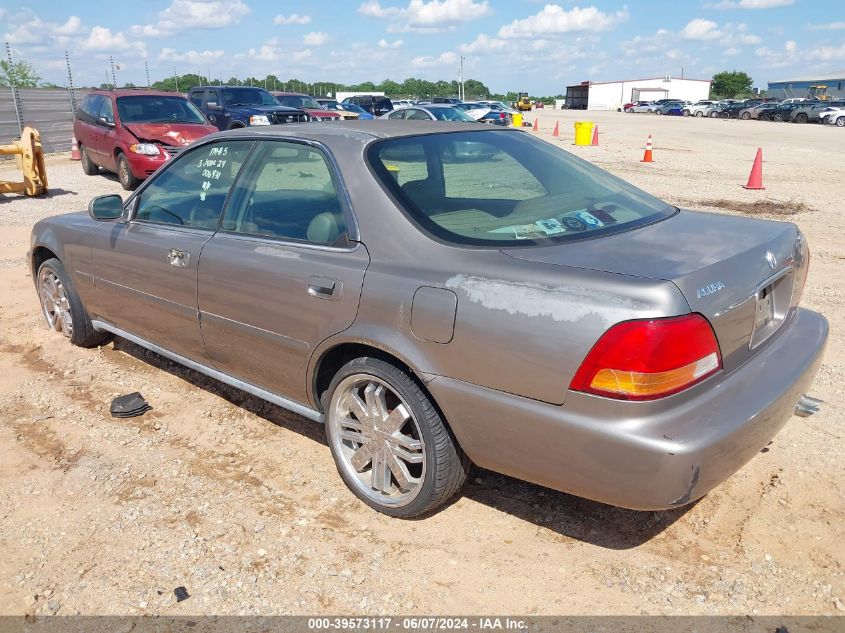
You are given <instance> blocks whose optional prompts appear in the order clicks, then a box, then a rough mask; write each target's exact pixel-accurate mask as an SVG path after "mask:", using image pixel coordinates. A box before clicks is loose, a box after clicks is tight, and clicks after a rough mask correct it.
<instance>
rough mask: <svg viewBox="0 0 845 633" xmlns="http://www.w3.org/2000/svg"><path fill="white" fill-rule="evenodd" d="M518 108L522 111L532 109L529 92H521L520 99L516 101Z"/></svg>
mask: <svg viewBox="0 0 845 633" xmlns="http://www.w3.org/2000/svg"><path fill="white" fill-rule="evenodd" d="M516 109H517V110H519V111H520V112H521V111H524V110H528V111H530V110H531V98H530V97H529V96H528V93H527V92H520V93H519V99H517V101H516Z"/></svg>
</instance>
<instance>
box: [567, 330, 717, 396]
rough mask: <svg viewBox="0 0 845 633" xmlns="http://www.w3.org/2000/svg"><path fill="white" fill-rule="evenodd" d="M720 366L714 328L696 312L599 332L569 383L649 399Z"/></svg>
mask: <svg viewBox="0 0 845 633" xmlns="http://www.w3.org/2000/svg"><path fill="white" fill-rule="evenodd" d="M721 367H722V357H721V354H720V352H719V344H718V343H717V342H716V336H715V335H714V334H713V328H712V327H710V323H708V321H707V319H705V318H704V317H703V316H701V315H700V314H688V315H685V316H681V317H671V318H667V319H643V320H637V321H626V322H624V323H619V324H618V325H615V326H613V327H612V328H610V329H609V330H608V331H607V332H605V333H604V335H603V336H602V337H601V338H600V339H599V341H598V342H597V343H596V344H595V345H594V346H593V349H591V350H590V353H589V354H587V357H586V358H585V359H584V362H583V363H581V367H579V369H578V371H577V372H576V374H575V377H574V378H573V379H572V384H570V385H569V388H570V389H573V390H575V391H584V392H587V393H593V394H597V395H601V396H607V397H610V398H618V399H621V400H654V399H655V398H662V397H664V396H668V395H670V394H673V393H677V392H679V391H683V390H684V389H686V388H688V387H691V386H692V385H694V384H695V383H697V382H700V381H701V380H704V379H705V378H707V377H708V376H710V375H712V374H714V373H715V372H717V371H719V369H721Z"/></svg>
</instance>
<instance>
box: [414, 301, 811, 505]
mask: <svg viewBox="0 0 845 633" xmlns="http://www.w3.org/2000/svg"><path fill="white" fill-rule="evenodd" d="M783 327H784V328H785V329H784V331H782V332H781V333H780V334H779V335H778V336H777V337H775V338H774V339H773V340H772V341H771V342H770V343H769V344H768V345H767V346H766V347H765V349H763V350H761V351H759V352H758V353H757V354H756V355H755V356H754V357H753V358H752V359H751V360H750V361H748V362H747V363H746V364H745V365H743V366H741V367H739V368H738V369H736V370H734V371H732V372H731V373H730V374H727V375H724V374H723V375H719V374H717V375H716V376H713V377H712V378H710V379H708V380H706V381H704V382H703V383H701V384H699V385H697V386H695V387H693V388H692V389H690V390H689V391H688V392H684V393H681V394H677V395H675V396H670V397H668V398H664V399H663V400H661V401H657V402H651V403H647V402H620V401H616V400H611V399H608V398H601V397H597V396H591V395H587V394H581V393H575V392H570V393H569V394H568V397H567V401H566V403H565V404H564V405H562V406H555V405H550V404H546V403H542V402H538V401H536V400H530V399H527V398H522V397H519V396H515V395H511V394H507V393H503V392H500V391H494V390H491V389H486V388H484V387H479V386H476V385H471V384H468V383H464V382H460V381H456V380H452V379H449V378H444V377H435V378H433V379H432V380H431V381H430V382H428V383H427V386H428V388H429V390H430V391H431V394H432V396H433V397H434V399H435V400H436V402H437V403H438V405H439V406H440V407H441V409H442V410H443V412H444V414H445V416H446V418H447V420H448V421H449V424H450V426H451V428H452V430H453V432H454V433H455V436H456V437H457V439H458V441H459V443H460V445H461V447H462V448H463V449H464V451H465V452H466V453H467V455H468V456H469V457H470V459H472V460H473V462H475V463H476V464H477V465H479V466H481V467H483V468H488V469H490V470H494V471H497V472H501V473H504V474H507V475H511V476H514V477H518V478H520V479H524V480H526V481H531V482H534V483H537V484H540V485H543V486H548V487H550V488H555V489H557V490H561V491H564V492H569V493H572V494H575V495H578V496H581V497H586V498H589V499H594V500H596V501H601V502H604V503H608V504H612V505H616V506H621V507H625V508H631V509H635V510H661V509H666V508H672V507H677V506H680V505H684V504H686V503H690V502H692V501H695V500H696V499H698V498H700V497H702V496H703V495H705V494H706V493H707V492H709V491H710V490H711V489H712V488H714V487H715V486H717V485H718V484H720V483H721V482H723V481H724V480H725V479H727V478H728V477H730V476H731V475H732V474H733V473H735V472H736V471H737V470H739V469H740V468H741V467H742V466H743V465H744V464H745V463H746V462H748V461H749V460H750V459H751V458H752V457H753V456H754V455H755V454H757V453H758V452H759V451H760V450H761V449H762V448H764V447H765V446H766V444H768V443H769V441H770V440H771V439H772V437H774V435H775V434H776V433H777V432H778V431H779V430H780V429H781V428H782V427H783V426H784V424H785V423H786V421H787V420H788V419H789V418H790V416H792V414H793V412H794V411H795V406H796V403H797V402H798V400H799V399H800V398H801V396H802V395H804V394H805V393H806V392H807V390H808V389H809V387H810V384H811V383H812V381H813V378H814V377H815V374H816V372H817V370H818V367H819V365H820V363H821V358H822V353H823V351H824V348H825V344H826V342H827V335H828V324H827V320H826V319H825V318H824V317H822V316H821V315H819V314H817V313H815V312H811V311H809V310H803V309H799V310H798V311H797V312H796V314H795V315H794V316H793V318H791V319H790V320H789V322H788V323H786V324H784V326H783ZM562 388H565V386H563V385H562Z"/></svg>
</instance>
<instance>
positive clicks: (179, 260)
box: [167, 248, 191, 268]
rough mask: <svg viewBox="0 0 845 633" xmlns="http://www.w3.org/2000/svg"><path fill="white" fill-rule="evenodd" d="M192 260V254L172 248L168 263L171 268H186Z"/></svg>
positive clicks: (168, 254)
mask: <svg viewBox="0 0 845 633" xmlns="http://www.w3.org/2000/svg"><path fill="white" fill-rule="evenodd" d="M190 259H191V254H190V253H188V252H186V251H183V250H179V249H178V248H171V249H170V252H169V253H167V263H168V264H170V265H171V266H176V267H177V268H185V267H186V266H187V265H188V260H190Z"/></svg>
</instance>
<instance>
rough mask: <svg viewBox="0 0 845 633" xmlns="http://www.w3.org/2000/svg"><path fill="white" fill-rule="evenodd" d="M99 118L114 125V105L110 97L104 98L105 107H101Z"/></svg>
mask: <svg viewBox="0 0 845 633" xmlns="http://www.w3.org/2000/svg"><path fill="white" fill-rule="evenodd" d="M97 119H104V120H105V122H106V123H111V124H112V125H114V105H113V104H112V101H111V99H109V98H108V97H105V98H104V99H103V107H101V108H100V112H99V114H98V115H97Z"/></svg>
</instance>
